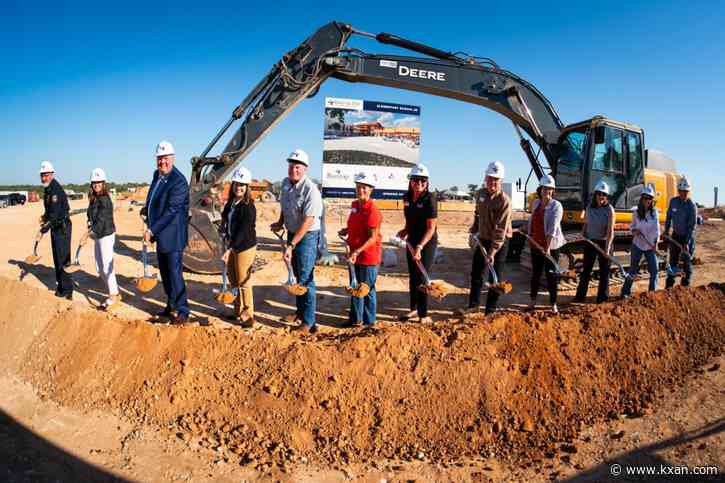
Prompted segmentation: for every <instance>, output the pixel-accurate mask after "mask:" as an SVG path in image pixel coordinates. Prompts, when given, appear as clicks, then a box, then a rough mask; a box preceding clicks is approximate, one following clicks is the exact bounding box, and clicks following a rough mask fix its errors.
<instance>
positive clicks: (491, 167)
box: [486, 161, 505, 179]
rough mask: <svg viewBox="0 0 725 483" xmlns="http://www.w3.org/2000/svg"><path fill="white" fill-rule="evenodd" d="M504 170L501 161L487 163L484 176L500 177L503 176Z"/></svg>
mask: <svg viewBox="0 0 725 483" xmlns="http://www.w3.org/2000/svg"><path fill="white" fill-rule="evenodd" d="M504 172H505V171H504V169H503V163H502V162H501V161H494V162H492V163H489V164H488V167H487V168H486V176H490V177H492V178H498V179H501V178H503V177H504Z"/></svg>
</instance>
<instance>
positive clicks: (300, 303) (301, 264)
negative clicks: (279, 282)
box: [287, 231, 320, 328]
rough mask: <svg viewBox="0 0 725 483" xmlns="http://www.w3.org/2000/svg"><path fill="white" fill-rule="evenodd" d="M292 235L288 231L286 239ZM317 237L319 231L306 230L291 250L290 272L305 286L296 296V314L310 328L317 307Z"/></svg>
mask: <svg viewBox="0 0 725 483" xmlns="http://www.w3.org/2000/svg"><path fill="white" fill-rule="evenodd" d="M293 236H294V233H288V234H287V241H288V242H289V241H291V240H292V237H293ZM319 239H320V232H319V231H308V232H307V233H305V236H304V237H302V240H300V242H299V243H298V244H297V246H296V247H295V249H294V250H292V272H294V274H295V277H297V283H299V284H300V285H304V286H305V287H307V293H305V294H304V295H299V296H297V300H296V302H297V316H298V317H299V318H300V319H302V323H303V324H305V325H307V326H309V327H310V328H312V327H314V326H315V310H316V309H317V298H316V293H317V291H316V290H315V261H316V260H317V244H318V243H319Z"/></svg>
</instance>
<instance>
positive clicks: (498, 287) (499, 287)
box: [491, 282, 513, 295]
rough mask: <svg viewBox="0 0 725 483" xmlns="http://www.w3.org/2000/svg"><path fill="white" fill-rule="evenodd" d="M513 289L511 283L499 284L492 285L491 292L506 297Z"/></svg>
mask: <svg viewBox="0 0 725 483" xmlns="http://www.w3.org/2000/svg"><path fill="white" fill-rule="evenodd" d="M512 289H513V286H512V285H511V282H499V283H497V284H495V285H491V290H493V291H494V292H496V293H497V294H499V295H504V294H507V293H509V292H511V290H512Z"/></svg>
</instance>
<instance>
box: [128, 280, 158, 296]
mask: <svg viewBox="0 0 725 483" xmlns="http://www.w3.org/2000/svg"><path fill="white" fill-rule="evenodd" d="M157 283H158V280H156V279H155V278H152V277H141V278H137V279H136V280H135V281H134V285H135V286H136V289H137V290H138V291H139V292H143V293H146V292H150V291H152V290H153V289H154V287H156V284H157Z"/></svg>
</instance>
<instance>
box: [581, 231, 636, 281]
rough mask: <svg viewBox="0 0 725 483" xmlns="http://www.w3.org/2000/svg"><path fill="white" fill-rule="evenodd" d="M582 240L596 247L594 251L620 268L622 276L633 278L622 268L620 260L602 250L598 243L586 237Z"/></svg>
mask: <svg viewBox="0 0 725 483" xmlns="http://www.w3.org/2000/svg"><path fill="white" fill-rule="evenodd" d="M582 240H584V241H585V242H587V243H588V244H590V245H591V246H592V247H594V249H595V250H596V251H598V252H599V253H601V254H602V255H604V257H606V258H607V260H609V261H610V262H612V263H613V264H615V265H616V266H617V268H619V271H620V272H622V276H623V277H624V278H633V277H632V276H631V275H630V274H629V272H628V271H626V270H625V269H624V266H622V264H621V263H619V260H617V259H616V258H614V257H613V256H611V255H610V254H609V253H607V252H605V251H604V250H602V248H601V247H600V246H599V245H597V244H596V243H594V242H593V241H591V240H590V239H589V238H586V237H584V238H582Z"/></svg>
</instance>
